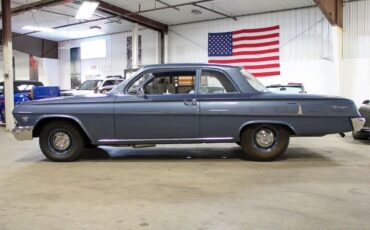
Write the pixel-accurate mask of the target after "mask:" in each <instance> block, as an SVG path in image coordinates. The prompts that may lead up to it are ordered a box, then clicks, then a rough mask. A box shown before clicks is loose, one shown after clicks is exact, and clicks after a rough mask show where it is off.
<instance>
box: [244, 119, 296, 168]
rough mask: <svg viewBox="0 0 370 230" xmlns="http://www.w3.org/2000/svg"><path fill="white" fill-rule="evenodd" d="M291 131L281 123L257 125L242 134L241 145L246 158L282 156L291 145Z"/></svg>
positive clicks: (257, 159) (257, 158)
mask: <svg viewBox="0 0 370 230" xmlns="http://www.w3.org/2000/svg"><path fill="white" fill-rule="evenodd" d="M289 137H290V134H289V131H288V130H287V129H286V128H285V127H283V126H280V125H265V124H261V125H255V126H251V127H248V128H247V129H246V130H245V131H244V132H243V133H242V135H241V139H240V142H241V147H242V149H243V150H244V155H243V156H245V157H246V158H249V159H252V160H256V161H271V160H274V159H276V158H278V157H279V156H281V155H282V154H283V153H284V152H285V151H286V149H287V148H288V145H289Z"/></svg>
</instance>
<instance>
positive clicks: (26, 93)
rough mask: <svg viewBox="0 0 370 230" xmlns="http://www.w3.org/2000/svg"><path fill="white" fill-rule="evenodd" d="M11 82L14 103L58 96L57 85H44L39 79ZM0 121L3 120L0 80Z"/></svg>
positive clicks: (2, 93) (3, 110)
mask: <svg viewBox="0 0 370 230" xmlns="http://www.w3.org/2000/svg"><path fill="white" fill-rule="evenodd" d="M13 84H14V85H13V87H14V105H18V104H21V103H24V102H26V101H30V100H38V99H43V98H49V97H58V96H60V89H59V87H57V86H44V84H43V83H42V82H39V81H29V80H19V81H18V80H17V81H14V83H13ZM0 121H2V122H5V96H4V82H0Z"/></svg>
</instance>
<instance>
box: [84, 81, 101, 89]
mask: <svg viewBox="0 0 370 230" xmlns="http://www.w3.org/2000/svg"><path fill="white" fill-rule="evenodd" d="M102 82H103V80H87V81H84V83H82V84H81V85H80V87H78V90H94V89H95V88H96V87H99V86H100V85H101V83H102Z"/></svg>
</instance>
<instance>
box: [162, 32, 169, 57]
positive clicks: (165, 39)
mask: <svg viewBox="0 0 370 230" xmlns="http://www.w3.org/2000/svg"><path fill="white" fill-rule="evenodd" d="M162 44H163V63H168V60H169V58H168V33H164V37H163V43H162Z"/></svg>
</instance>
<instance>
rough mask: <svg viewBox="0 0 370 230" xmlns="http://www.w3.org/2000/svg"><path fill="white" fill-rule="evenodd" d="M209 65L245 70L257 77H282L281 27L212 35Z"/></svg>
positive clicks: (210, 38) (209, 39) (209, 44)
mask: <svg viewBox="0 0 370 230" xmlns="http://www.w3.org/2000/svg"><path fill="white" fill-rule="evenodd" d="M208 62H209V63H216V64H229V65H238V66H243V67H244V68H245V69H247V70H248V71H249V72H250V73H252V74H253V75H254V76H256V77H269V76H278V75H280V62H279V26H271V27H265V28H257V29H243V30H236V31H232V32H225V33H209V34H208Z"/></svg>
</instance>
